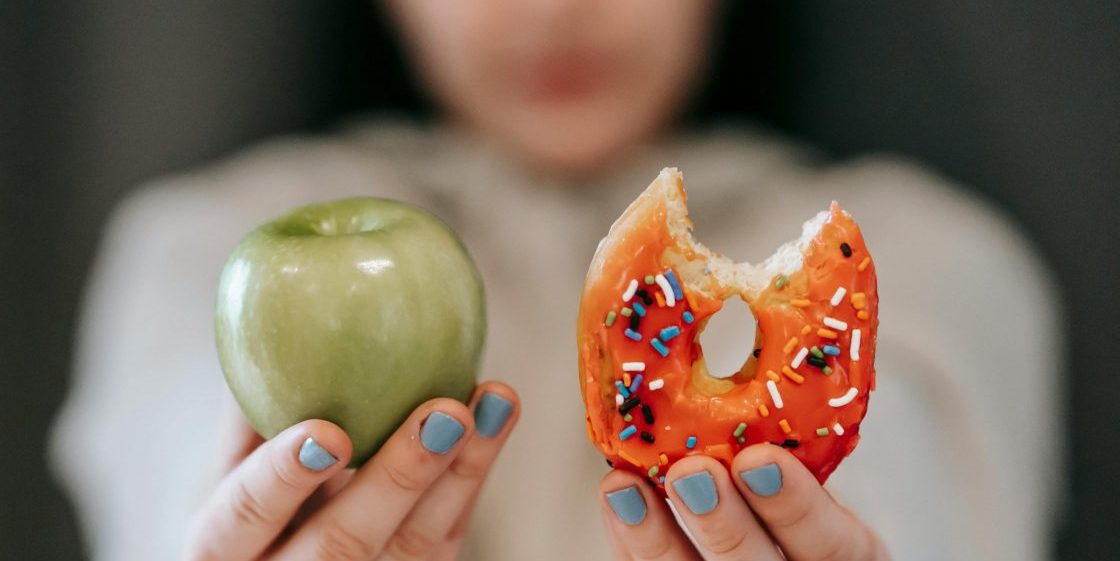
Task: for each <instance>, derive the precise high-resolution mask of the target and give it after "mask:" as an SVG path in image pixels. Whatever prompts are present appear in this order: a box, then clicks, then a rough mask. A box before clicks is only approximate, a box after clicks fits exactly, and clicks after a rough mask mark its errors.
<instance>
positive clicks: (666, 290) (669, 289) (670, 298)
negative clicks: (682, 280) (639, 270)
mask: <svg viewBox="0 0 1120 561" xmlns="http://www.w3.org/2000/svg"><path fill="white" fill-rule="evenodd" d="M654 280H656V281H657V286H660V287H661V293H662V294H664V295H665V305H666V306H668V307H670V308H672V307H673V306H676V305H677V298H676V296H674V295H673V286H672V285H670V284H669V279H667V278H665V275H660V274H659V275H657V276H656V277H654Z"/></svg>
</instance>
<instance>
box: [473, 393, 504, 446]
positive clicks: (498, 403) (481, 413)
mask: <svg viewBox="0 0 1120 561" xmlns="http://www.w3.org/2000/svg"><path fill="white" fill-rule="evenodd" d="M510 413H513V403H511V402H510V400H508V399H506V398H504V397H502V396H500V395H497V394H492V393H484V394H482V399H479V400H478V406H477V407H475V409H474V427H475V431H476V432H478V434H480V435H482V436H484V437H486V438H490V437H492V436H494V435H496V434H498V433H499V432H501V431H502V427H503V426H505V424H506V421H507V420H508V419H509V415H510Z"/></svg>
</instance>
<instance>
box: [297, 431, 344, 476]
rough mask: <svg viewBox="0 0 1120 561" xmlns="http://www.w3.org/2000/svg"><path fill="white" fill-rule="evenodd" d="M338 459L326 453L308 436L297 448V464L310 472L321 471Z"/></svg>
mask: <svg viewBox="0 0 1120 561" xmlns="http://www.w3.org/2000/svg"><path fill="white" fill-rule="evenodd" d="M337 461H338V458H336V457H334V456H332V455H331V453H330V452H327V449H326V448H323V447H322V446H319V443H318V442H315V439H314V438H311V437H310V436H309V437H307V440H304V441H303V445H302V446H300V447H299V463H301V464H303V467H305V468H307V469H309V470H311V471H323V470H325V469H327V468H329V467H331V466H333V465H334V464H335V462H337Z"/></svg>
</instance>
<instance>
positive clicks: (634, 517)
mask: <svg viewBox="0 0 1120 561" xmlns="http://www.w3.org/2000/svg"><path fill="white" fill-rule="evenodd" d="M607 504H609V505H611V510H613V511H614V514H615V516H618V519H619V520H621V521H622V523H623V524H626V525H627V526H635V525H637V524H641V523H642V520H645V519H646V501H645V499H643V498H642V494H641V493H640V492H639V491H638V488H637V487H635V486H633V485H631V486H629V487H627V488H625V489H619V490H618V491H612V492H610V493H607Z"/></svg>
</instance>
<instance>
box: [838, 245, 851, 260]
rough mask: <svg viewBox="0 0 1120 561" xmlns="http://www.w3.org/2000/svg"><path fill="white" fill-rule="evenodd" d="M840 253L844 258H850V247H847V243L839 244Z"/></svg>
mask: <svg viewBox="0 0 1120 561" xmlns="http://www.w3.org/2000/svg"><path fill="white" fill-rule="evenodd" d="M840 253H843V254H844V257H851V256H852V246H850V245H848V242H843V243H841V244H840Z"/></svg>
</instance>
